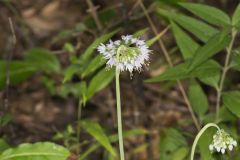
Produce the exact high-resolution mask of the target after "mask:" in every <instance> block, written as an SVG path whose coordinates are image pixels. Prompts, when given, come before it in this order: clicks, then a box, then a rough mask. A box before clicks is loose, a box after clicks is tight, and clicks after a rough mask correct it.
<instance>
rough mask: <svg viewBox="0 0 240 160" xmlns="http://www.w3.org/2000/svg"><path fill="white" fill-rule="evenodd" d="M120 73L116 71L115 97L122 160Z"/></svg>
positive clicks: (122, 157) (122, 158)
mask: <svg viewBox="0 0 240 160" xmlns="http://www.w3.org/2000/svg"><path fill="white" fill-rule="evenodd" d="M119 75H120V71H119V70H118V69H116V97H117V121H118V139H119V150H120V160H124V147H123V135H122V114H121V96H120V82H119Z"/></svg>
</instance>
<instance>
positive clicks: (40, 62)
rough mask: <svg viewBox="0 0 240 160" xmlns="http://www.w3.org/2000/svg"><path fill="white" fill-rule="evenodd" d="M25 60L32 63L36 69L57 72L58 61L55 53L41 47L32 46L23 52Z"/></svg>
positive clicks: (58, 68) (58, 67)
mask: <svg viewBox="0 0 240 160" xmlns="http://www.w3.org/2000/svg"><path fill="white" fill-rule="evenodd" d="M25 60H26V61H27V62H29V63H32V65H33V67H36V68H38V70H42V71H45V72H47V73H50V72H59V71H60V63H59V61H58V59H57V57H56V56H55V55H53V54H52V53H51V52H50V51H48V50H46V49H43V48H33V49H30V50H28V51H26V53H25Z"/></svg>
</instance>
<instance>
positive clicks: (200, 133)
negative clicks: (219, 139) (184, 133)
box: [191, 123, 220, 160]
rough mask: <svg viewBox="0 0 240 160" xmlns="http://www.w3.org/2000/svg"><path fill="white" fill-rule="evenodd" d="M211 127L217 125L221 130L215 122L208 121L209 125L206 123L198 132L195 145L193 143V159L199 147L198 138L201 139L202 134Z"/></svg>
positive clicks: (192, 159)
mask: <svg viewBox="0 0 240 160" xmlns="http://www.w3.org/2000/svg"><path fill="white" fill-rule="evenodd" d="M209 127H216V128H217V129H218V130H219V131H220V128H219V127H218V126H217V125H216V124H215V123H208V124H207V125H205V126H204V127H203V128H202V129H201V130H200V131H199V132H198V134H197V136H196V138H195V140H194V142H193V145H192V150H191V160H194V153H195V149H196V147H197V143H198V140H199V139H200V137H201V135H202V134H203V133H204V132H205V131H206V130H207V129H208V128H209Z"/></svg>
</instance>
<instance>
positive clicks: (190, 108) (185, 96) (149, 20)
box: [139, 0, 201, 130]
mask: <svg viewBox="0 0 240 160" xmlns="http://www.w3.org/2000/svg"><path fill="white" fill-rule="evenodd" d="M139 4H140V6H141V8H142V10H143V12H144V14H145V16H146V18H147V20H148V22H149V24H150V26H151V28H152V30H153V32H154V34H155V35H158V31H157V28H156V26H155V25H154V23H153V21H152V19H151V17H150V16H149V14H148V12H147V10H146V8H145V6H144V4H143V2H142V0H139ZM158 43H159V46H160V48H161V50H162V52H163V54H164V57H165V58H166V60H167V63H168V64H169V66H170V67H173V63H172V60H171V57H170V56H169V53H168V51H167V49H166V47H165V45H164V43H163V41H162V40H161V39H159V40H158ZM177 84H178V88H179V90H180V92H181V94H182V96H183V99H184V101H185V103H186V105H187V108H188V111H189V112H190V114H191V117H192V120H193V123H194V124H195V126H196V128H197V129H198V130H200V128H201V125H200V123H199V122H198V119H197V117H196V116H195V114H194V112H193V109H192V106H191V103H190V102H189V99H188V96H187V94H186V91H185V90H184V87H183V84H182V82H181V81H179V80H178V81H177Z"/></svg>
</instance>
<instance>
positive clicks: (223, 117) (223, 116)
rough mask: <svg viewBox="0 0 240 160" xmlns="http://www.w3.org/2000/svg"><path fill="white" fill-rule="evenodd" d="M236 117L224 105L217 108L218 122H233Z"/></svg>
mask: <svg viewBox="0 0 240 160" xmlns="http://www.w3.org/2000/svg"><path fill="white" fill-rule="evenodd" d="M236 120H237V117H236V116H235V115H234V113H232V112H231V111H230V110H229V109H228V108H227V107H226V106H222V107H221V108H220V110H219V119H218V121H219V122H233V121H236Z"/></svg>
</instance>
